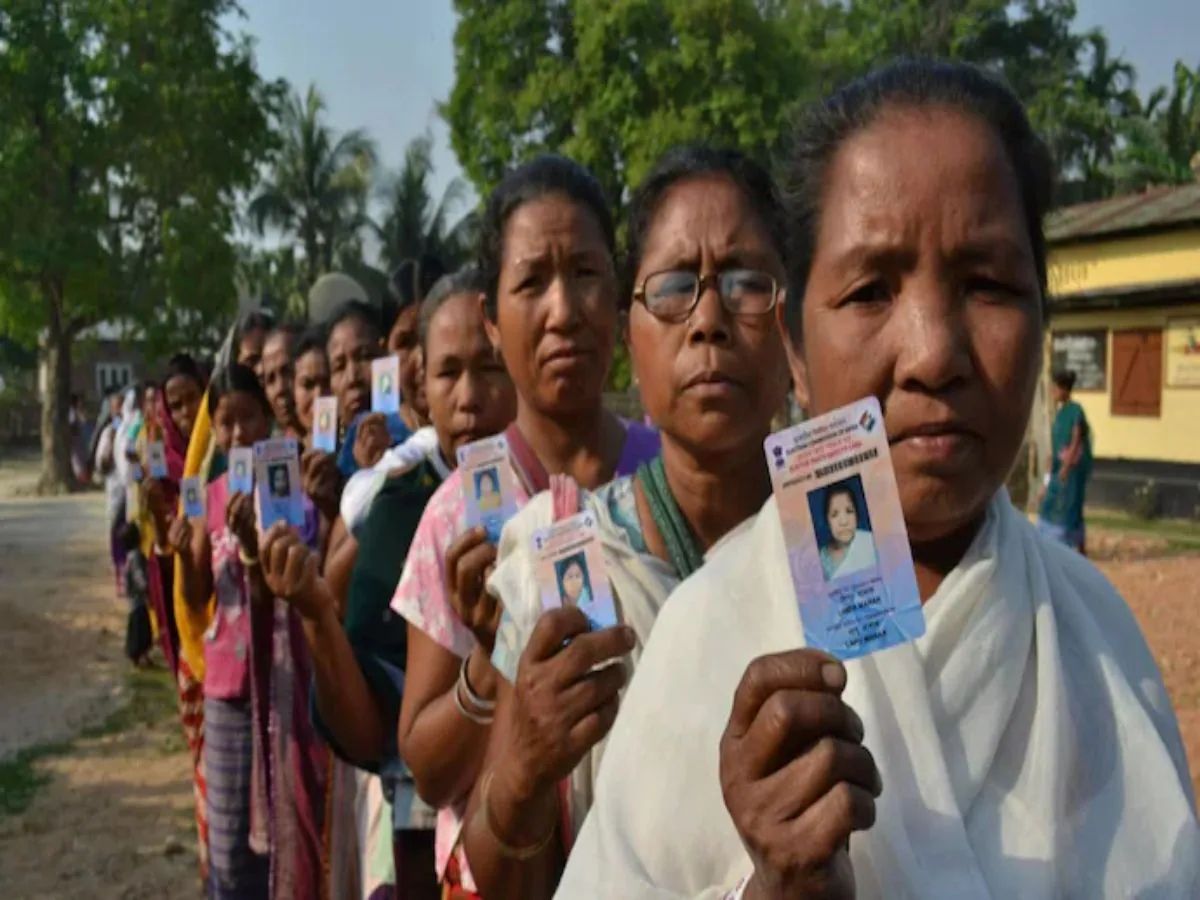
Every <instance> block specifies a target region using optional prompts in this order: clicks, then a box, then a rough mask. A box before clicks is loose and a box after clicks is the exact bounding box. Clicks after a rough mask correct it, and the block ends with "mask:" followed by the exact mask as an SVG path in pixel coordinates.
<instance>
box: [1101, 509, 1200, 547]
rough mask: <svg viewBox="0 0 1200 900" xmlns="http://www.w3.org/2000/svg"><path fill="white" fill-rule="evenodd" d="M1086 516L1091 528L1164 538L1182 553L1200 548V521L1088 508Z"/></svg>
mask: <svg viewBox="0 0 1200 900" xmlns="http://www.w3.org/2000/svg"><path fill="white" fill-rule="evenodd" d="M1084 518H1085V519H1086V521H1087V525H1088V527H1089V528H1093V527H1094V528H1103V529H1105V530H1106V531H1124V532H1128V533H1130V534H1140V535H1146V536H1148V537H1157V538H1162V539H1164V540H1165V541H1167V543H1168V544H1169V545H1170V547H1171V549H1173V550H1176V551H1178V552H1181V553H1186V552H1190V551H1197V550H1200V522H1193V521H1190V520H1188V519H1136V518H1134V517H1133V516H1131V515H1128V514H1127V513H1122V512H1117V511H1114V510H1095V511H1092V510H1088V511H1087V512H1086V513H1085V516H1084Z"/></svg>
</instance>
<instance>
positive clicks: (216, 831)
mask: <svg viewBox="0 0 1200 900" xmlns="http://www.w3.org/2000/svg"><path fill="white" fill-rule="evenodd" d="M251 756H252V736H251V714H250V701H249V700H217V699H214V698H212V697H206V698H205V700H204V780H205V787H206V788H207V794H208V797H207V812H208V866H209V896H210V897H212V898H213V900H259V898H265V897H267V896H268V882H269V878H270V868H269V860H268V858H267V857H266V856H261V855H259V854H257V853H255V852H253V851H252V850H251V849H250V779H251V775H250V772H251V768H252V766H251Z"/></svg>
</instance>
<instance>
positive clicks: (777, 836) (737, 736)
mask: <svg viewBox="0 0 1200 900" xmlns="http://www.w3.org/2000/svg"><path fill="white" fill-rule="evenodd" d="M845 685H846V670H845V668H844V667H843V666H842V664H841V663H839V662H838V661H837V660H835V659H833V658H832V657H830V656H826V655H825V654H823V653H818V652H817V651H815V650H793V651H790V652H787V653H779V654H776V655H772V656H763V657H759V658H758V659H756V660H754V661H753V662H752V663H750V665H749V667H748V668H747V669H746V673H745V674H744V675H743V676H742V681H741V684H739V685H738V689H737V693H736V694H735V695H734V699H733V711H732V713H731V714H730V717H729V724H728V726H727V727H726V729H725V734H724V736H723V737H722V738H721V789H722V792H723V793H724V795H725V805H726V807H728V809H729V813H730V815H731V816H732V817H733V822H734V825H735V826H736V827H737V830H738V833H739V834H740V835H741V838H742V841H743V843H744V844H745V845H746V848H747V850H748V851H749V852H750V858H751V859H752V860H753V862H754V875H753V877H752V878H751V880H750V883H749V884H748V885H747V888H746V893H745V897H746V898H772V900H775V898H779V900H783V898H790V897H821V898H849V897H853V896H854V871H853V868H852V867H851V865H850V855H849V840H850V834H851V833H852V832H854V831H862V830H865V829H867V828H870V827H871V825H873V824H874V822H875V798H876V797H878V796H879V794H880V791H881V790H882V782H881V781H880V778H879V771H878V769H876V767H875V760H874V759H873V758H872V756H871V753H870V751H868V750H867V748H866V747H864V746H863V745H862V738H863V726H862V722H861V720H860V719H859V718H858V716H857V715H856V714H855V712H854V711H853V710H852V709H850V707H849V706H847V705H846V704H845V703H844V702H842V699H841V697H840V696H839V695H840V694H841V692H842V689H843V688H844V687H845Z"/></svg>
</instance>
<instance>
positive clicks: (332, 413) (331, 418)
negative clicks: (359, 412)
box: [312, 397, 338, 453]
mask: <svg viewBox="0 0 1200 900" xmlns="http://www.w3.org/2000/svg"><path fill="white" fill-rule="evenodd" d="M337 428H338V415H337V397H317V398H316V399H315V400H313V433H312V446H313V449H314V450H320V451H321V452H322V453H336V452H337Z"/></svg>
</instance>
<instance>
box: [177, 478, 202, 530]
mask: <svg viewBox="0 0 1200 900" xmlns="http://www.w3.org/2000/svg"><path fill="white" fill-rule="evenodd" d="M179 492H180V494H181V495H182V496H183V514H184V515H185V516H186V517H187V518H189V519H203V518H204V482H203V481H202V480H201V479H200V476H199V475H193V476H192V477H191V478H185V479H183V481H182V482H180V485H179Z"/></svg>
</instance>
